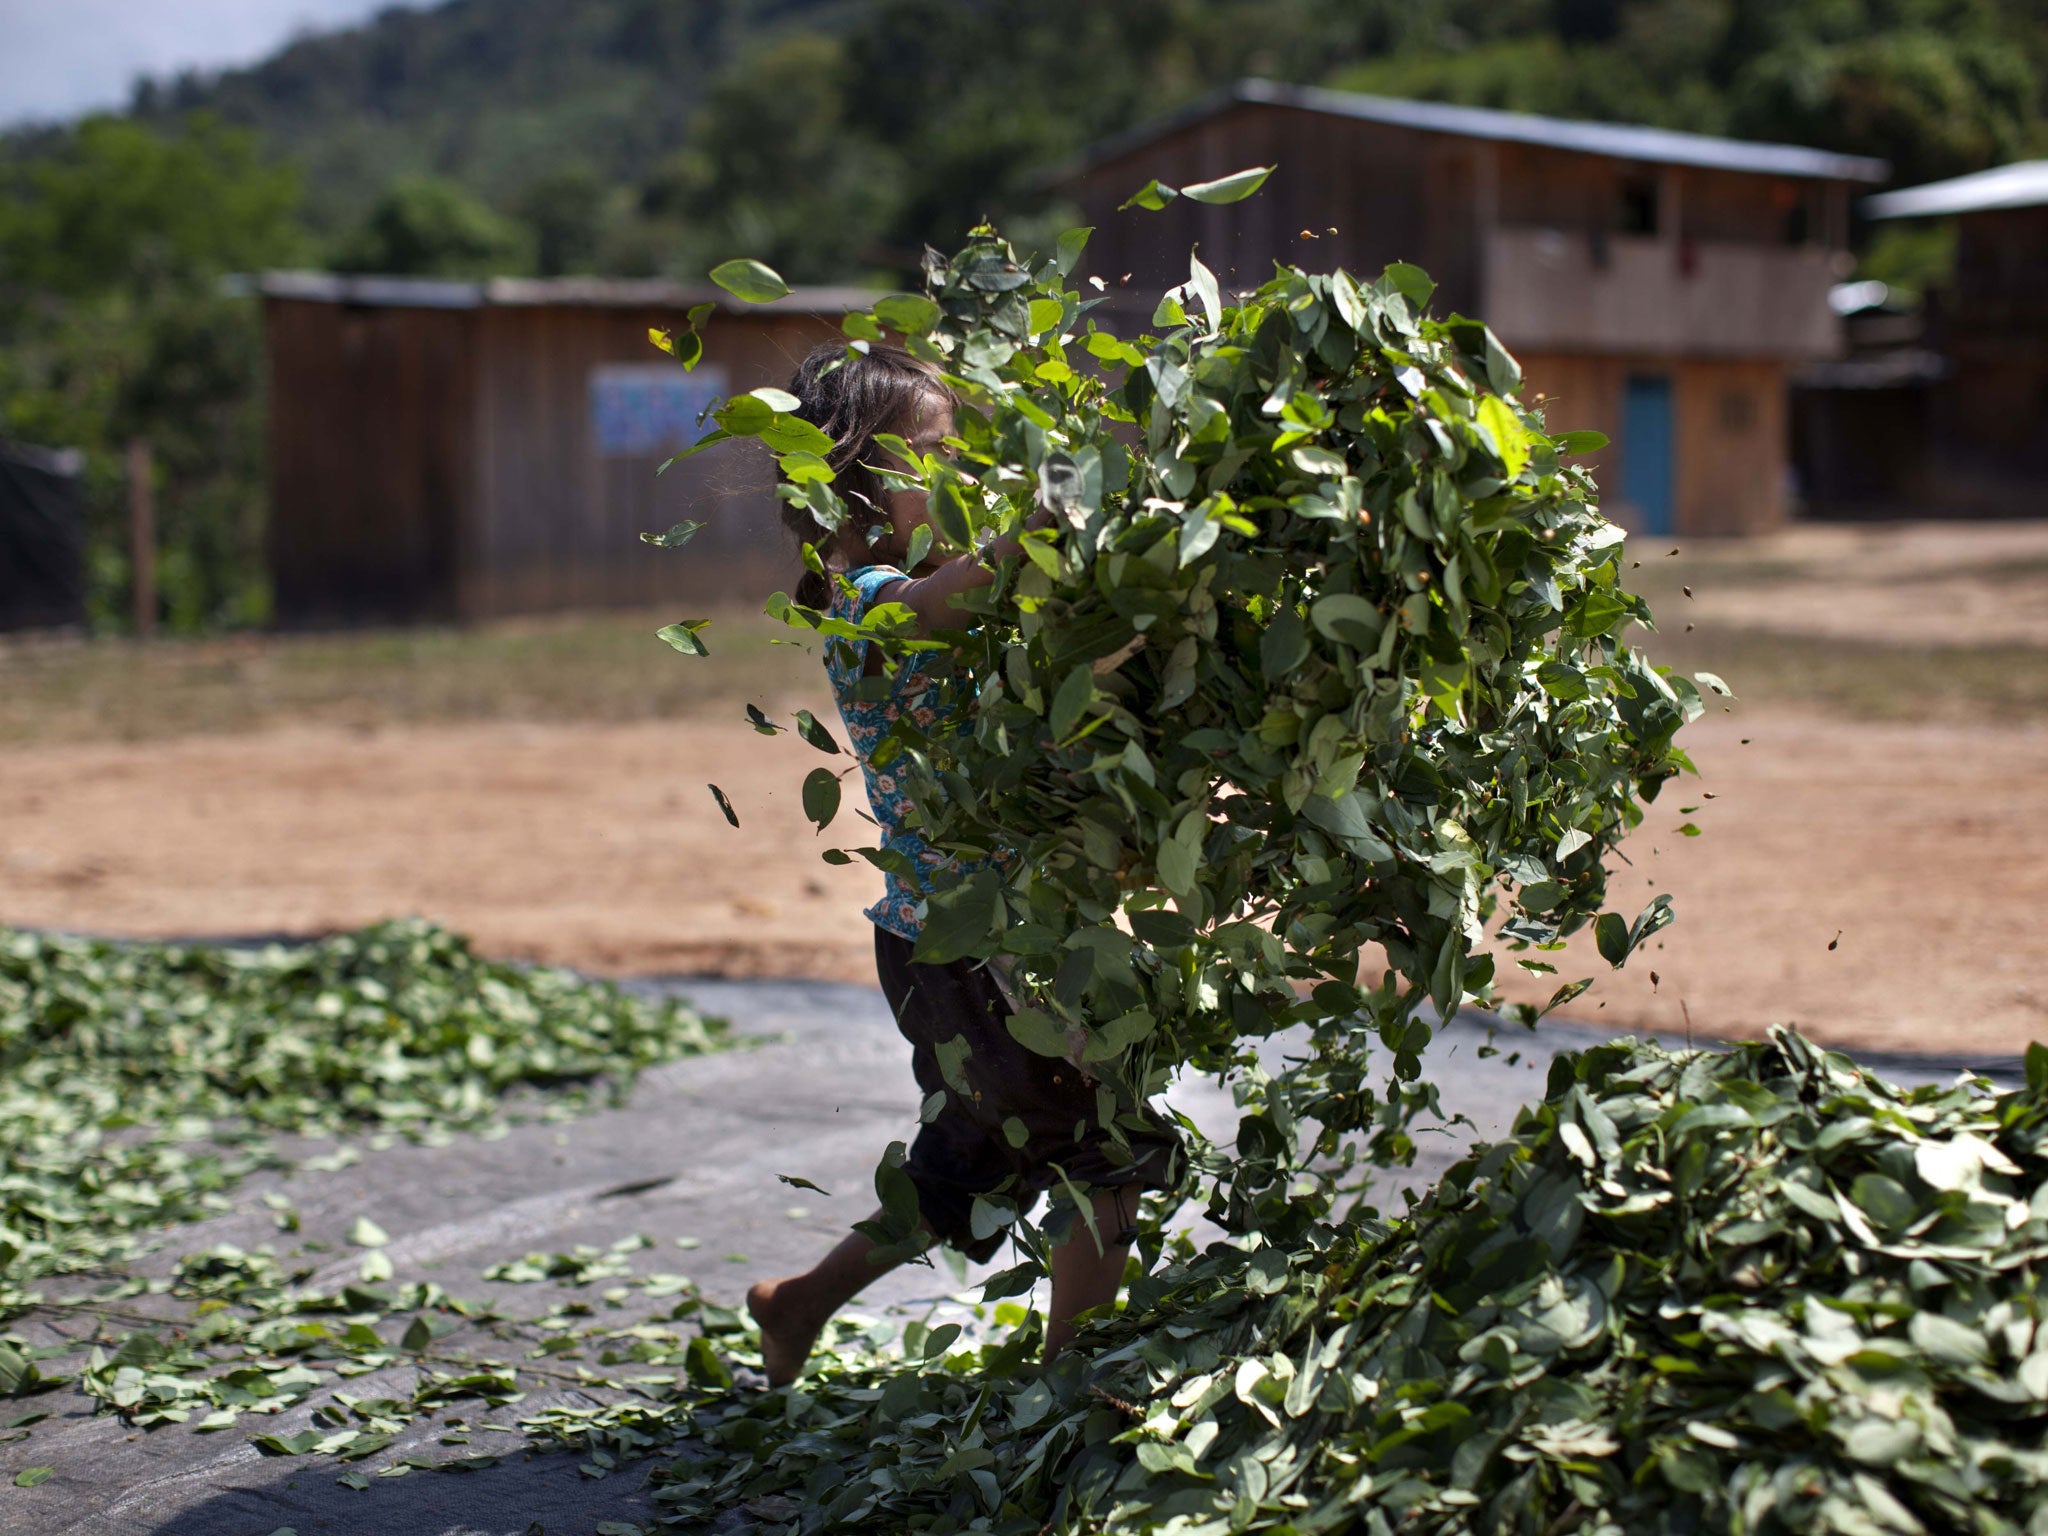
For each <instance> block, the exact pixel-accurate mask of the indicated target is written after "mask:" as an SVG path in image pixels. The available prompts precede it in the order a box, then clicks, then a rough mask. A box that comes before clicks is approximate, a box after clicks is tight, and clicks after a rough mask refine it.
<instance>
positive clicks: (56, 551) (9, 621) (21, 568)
mask: <svg viewBox="0 0 2048 1536" xmlns="http://www.w3.org/2000/svg"><path fill="white" fill-rule="evenodd" d="M80 468H81V465H80V460H79V455H78V453H77V452H76V451H75V450H74V451H69V452H57V451H52V450H50V449H47V448H29V447H25V446H23V445H21V444H17V443H5V442H0V630H7V629H50V628H59V627H62V626H64V625H70V624H83V623H84V622H85V507H84V501H83V498H82V496H81V494H80V486H79V472H80Z"/></svg>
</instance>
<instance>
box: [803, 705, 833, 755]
mask: <svg viewBox="0 0 2048 1536" xmlns="http://www.w3.org/2000/svg"><path fill="white" fill-rule="evenodd" d="M796 733H797V735H799V736H801V737H803V739H804V740H805V741H807V742H809V743H810V744H811V745H812V746H814V747H816V748H817V749H818V750H819V751H820V752H824V753H826V754H828V755H835V754H837V753H838V752H839V743H838V742H837V741H835V740H833V739H832V733H831V732H830V731H829V730H827V729H826V728H825V727H824V726H822V725H820V724H819V723H818V717H817V716H816V715H813V714H812V713H811V712H810V711H809V710H808V709H800V710H798V711H797V712H796Z"/></svg>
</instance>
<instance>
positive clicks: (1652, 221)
mask: <svg viewBox="0 0 2048 1536" xmlns="http://www.w3.org/2000/svg"><path fill="white" fill-rule="evenodd" d="M1619 227H1620V230H1621V233H1623V234H1624V235H1654V234H1656V233H1657V178H1656V177H1654V176H1629V177H1625V178H1624V179H1623V180H1622V183H1621V218H1620V225H1619Z"/></svg>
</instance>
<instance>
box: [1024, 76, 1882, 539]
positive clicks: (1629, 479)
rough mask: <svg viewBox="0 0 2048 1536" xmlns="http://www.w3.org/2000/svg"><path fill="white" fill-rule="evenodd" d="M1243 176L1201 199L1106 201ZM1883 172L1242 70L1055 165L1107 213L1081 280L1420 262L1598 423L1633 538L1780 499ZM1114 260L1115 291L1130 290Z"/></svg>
mask: <svg viewBox="0 0 2048 1536" xmlns="http://www.w3.org/2000/svg"><path fill="white" fill-rule="evenodd" d="M1252 165H1273V166H1276V167H1277V169H1276V170H1275V171H1274V173H1273V175H1272V177H1271V179H1270V180H1269V181H1268V182H1267V184H1266V186H1265V188H1264V190H1262V191H1261V192H1260V193H1259V194H1258V195H1257V196H1256V197H1253V198H1251V199H1250V200H1248V201H1246V202H1242V203H1236V204H1230V205H1226V206H1220V207H1213V206H1207V205H1203V204H1200V203H1195V202H1192V201H1190V200H1188V199H1180V200H1177V201H1175V202H1173V203H1170V204H1168V205H1167V207H1166V208H1165V209H1164V210H1163V211H1161V212H1159V213H1156V214H1124V215H1121V216H1117V215H1116V214H1115V209H1116V208H1117V205H1118V204H1119V203H1121V202H1123V201H1124V200H1125V199H1126V198H1127V197H1129V196H1130V195H1131V194H1132V193H1133V192H1135V191H1137V190H1138V188H1140V187H1141V186H1143V185H1144V184H1145V182H1146V181H1147V180H1148V179H1150V178H1154V177H1156V178H1158V179H1159V180H1160V181H1162V182H1164V183H1166V184H1167V185H1169V186H1183V185H1187V184H1189V183H1194V182H1201V181H1206V180H1211V179H1214V178H1216V177H1219V176H1224V175H1228V174H1229V173H1230V172H1232V171H1236V170H1240V169H1243V168H1245V167H1247V166H1252ZM1887 173H1888V172H1887V167H1886V166H1885V164H1884V163H1883V162H1882V161H1877V160H1869V159H1861V158H1856V157H1853V156H1847V155H1838V154H1831V153H1828V152H1825V151H1822V150H1817V149H1806V148H1801V147H1798V146H1794V145H1783V144H1755V143H1747V142H1743V141H1738V140H1733V139H1721V138H1710V137H1707V136H1704V135H1700V134H1691V133H1675V132H1670V131H1666V130H1664V129H1656V128H1641V127H1631V126H1626V125H1618V124H1611V123H1585V122H1572V121H1566V120H1563V119H1559V118H1550V117H1538V116H1532V115H1530V114H1526V113H1518V112H1499V111H1492V110H1487V109H1480V108H1472V107H1458V106H1447V105H1444V104H1441V103H1436V102H1421V101H1401V100H1393V99H1389V98H1384V97H1377V96H1363V95H1356V94H1351V93H1347V92H1340V91H1328V90H1318V89H1313V88H1309V87H1302V86H1288V85H1275V84H1271V83H1269V82H1266V81H1261V80H1245V81H1240V82H1238V83H1237V84H1236V85H1235V86H1233V87H1231V88H1229V89H1228V90H1226V91H1224V92H1222V93H1220V94H1219V95H1217V96H1214V97H1212V98H1210V99H1208V100H1207V101H1204V102H1201V103H1199V104H1197V105H1195V106H1193V107H1191V108H1189V109H1188V110H1187V111H1184V112H1182V113H1181V114H1179V115H1178V116H1175V117H1172V118H1169V119H1167V120H1165V121H1163V122H1159V123H1155V124H1153V125H1151V126H1149V127H1145V128H1141V129H1139V130H1137V131H1135V132H1133V133H1131V134H1130V135H1128V136H1126V137H1123V138H1120V139H1116V140H1113V141H1111V142H1108V143H1105V144H1103V145H1100V146H1098V147H1097V148H1096V149H1095V150H1093V151H1092V152H1090V153H1089V154H1087V155H1086V156H1084V157H1083V159H1082V161H1081V162H1080V163H1079V164H1078V165H1076V166H1074V167H1072V168H1070V169H1069V170H1067V171H1066V172H1064V173H1062V174H1061V175H1060V176H1059V178H1058V179H1057V185H1058V187H1059V188H1060V190H1061V191H1062V192H1063V193H1064V194H1065V195H1066V196H1068V197H1070V198H1072V199H1073V200H1074V201H1075V202H1077V203H1079V204H1080V206H1081V208H1082V210H1083V212H1084V214H1085V216H1086V222H1088V223H1090V224H1093V225H1095V226H1096V232H1095V235H1094V237H1093V239H1092V241H1091V243H1090V245H1089V248H1088V252H1087V260H1088V270H1090V271H1091V272H1093V273H1094V274H1095V275H1097V276H1101V277H1103V278H1105V279H1106V281H1107V282H1108V283H1109V284H1110V290H1109V291H1110V292H1111V293H1112V294H1116V293H1118V292H1121V291H1129V292H1131V293H1132V294H1133V296H1134V300H1133V308H1132V311H1131V313H1130V316H1129V318H1130V319H1131V321H1132V323H1133V324H1136V325H1142V324H1143V323H1144V321H1145V320H1146V319H1147V318H1149V314H1150V306H1149V302H1148V303H1147V304H1146V307H1145V310H1144V312H1143V313H1142V314H1140V313H1138V312H1137V310H1136V304H1135V295H1136V294H1138V293H1151V294H1155V295H1156V294H1157V292H1158V291H1159V290H1160V289H1161V288H1162V287H1165V286H1171V285H1173V284H1175V283H1178V282H1180V281H1182V280H1184V279H1185V278H1186V276H1187V253H1188V248H1189V247H1190V246H1191V245H1195V244H1198V243H1199V246H1200V253H1201V257H1202V260H1203V261H1204V262H1205V263H1206V264H1207V265H1208V266H1209V267H1210V268H1211V269H1212V270H1214V271H1215V272H1216V273H1217V274H1218V275H1219V277H1220V278H1221V279H1222V280H1223V281H1224V283H1225V284H1226V285H1227V286H1233V287H1237V288H1240V289H1242V288H1252V287H1256V286H1257V285H1258V284H1259V283H1261V282H1263V281H1265V279H1266V278H1268V277H1269V276H1271V275H1272V271H1273V264H1274V263H1275V262H1285V263H1289V264H1293V265H1300V266H1306V267H1309V268H1311V269H1327V268H1330V267H1336V266H1341V267H1344V268H1345V269H1346V270H1348V271H1350V272H1352V273H1353V274H1355V275H1356V274H1362V275H1366V276H1372V275H1376V274H1377V273H1378V272H1379V271H1380V269H1381V268H1382V267H1384V266H1385V265H1387V264H1388V263H1389V262H1392V261H1412V262H1415V263H1417V264H1419V265H1420V266H1422V267H1424V268H1426V269H1427V270H1428V272H1429V274H1430V275H1431V276H1432V277H1433V278H1435V279H1436V282H1437V284H1438V291H1437V296H1436V299H1435V300H1434V302H1433V306H1432V307H1433V308H1434V309H1435V310H1436V311H1437V312H1438V313H1448V312H1450V311H1452V310H1456V311H1459V312H1462V313H1464V314H1468V315H1475V316H1478V317H1479V318H1482V319H1484V320H1486V321H1487V322H1488V323H1489V324H1490V325H1492V327H1493V329H1494V330H1495V332H1496V333H1497V334H1498V335H1499V336H1500V337H1501V339H1502V341H1503V342H1504V343H1505V344H1506V345H1507V346H1508V347H1509V349H1510V350H1512V351H1513V352H1514V353H1515V354H1516V356H1517V358H1518V359H1519V360H1520V362H1521V363H1522V366H1523V369H1524V371H1525V373H1526V375H1527V379H1528V383H1527V387H1526V394H1527V396H1528V397H1529V398H1532V399H1533V398H1535V397H1536V396H1538V395H1541V396H1543V397H1544V405H1545V411H1546V417H1547V420H1548V422H1549V425H1550V427H1551V429H1552V430H1553V431H1563V430H1568V429H1576V428H1592V429H1595V430H1597V431H1600V432H1604V433H1606V434H1607V436H1608V437H1609V438H1610V439H1611V442H1610V445H1609V446H1608V447H1607V448H1606V449H1604V450H1602V451H1601V452H1600V453H1599V454H1598V455H1595V456H1594V458H1593V464H1594V467H1595V471H1596V473H1598V475H1599V476H1600V479H1601V483H1602V485H1603V487H1604V488H1605V491H1606V510H1607V511H1608V512H1609V513H1610V515H1614V516H1616V517H1617V518H1618V519H1619V520H1620V521H1622V522H1624V523H1626V524H1627V525H1629V526H1631V527H1633V528H1636V529H1639V530H1641V531H1643V532H1645V533H1651V534H1657V535H1665V534H1702V533H1741V532H1748V531H1752V530H1757V529H1764V528H1770V527H1772V526H1774V525H1776V524H1777V523H1779V522H1781V521H1782V520H1783V519H1784V518H1785V517H1786V515H1787V512H1788V495H1787V485H1786V482H1787V479H1788V442H1787V425H1786V395H1787V379H1788V374H1789V372H1790V371H1791V370H1792V369H1794V368H1797V367H1799V366H1800V365H1802V364H1804V363H1806V362H1808V361H1810V360H1812V359H1816V358H1823V357H1828V356H1832V355H1834V354H1835V353H1836V352H1837V351H1838V350H1839V348H1840V342H1841V335H1840V323H1839V321H1838V319H1837V318H1836V316H1835V314H1834V313H1833V311H1832V310H1831V309H1830V308H1829V306H1828V290H1829V288H1830V286H1831V285H1833V284H1834V283H1836V282H1838V281H1839V280H1840V279H1841V278H1842V277H1843V276H1844V275H1845V273H1846V270H1847V268H1848V265H1849V256H1848V252H1847V246H1848V237H1849V200H1850V195H1851V193H1852V192H1853V191H1855V190H1857V189H1860V188H1861V187H1863V186H1867V185H1869V184H1872V183H1876V182H1881V181H1882V180H1883V179H1884V178H1885V176H1886V175H1887ZM1126 274H1128V276H1129V284H1128V289H1127V290H1125V289H1120V287H1119V285H1120V284H1121V283H1122V282H1123V279H1124V278H1125V276H1126Z"/></svg>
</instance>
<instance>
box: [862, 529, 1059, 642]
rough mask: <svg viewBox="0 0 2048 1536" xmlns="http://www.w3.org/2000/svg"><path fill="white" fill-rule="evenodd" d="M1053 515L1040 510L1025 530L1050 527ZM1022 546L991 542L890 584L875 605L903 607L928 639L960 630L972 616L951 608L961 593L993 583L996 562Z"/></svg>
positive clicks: (877, 596) (1006, 539)
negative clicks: (938, 631) (941, 632)
mask: <svg viewBox="0 0 2048 1536" xmlns="http://www.w3.org/2000/svg"><path fill="white" fill-rule="evenodd" d="M1052 521H1053V514H1052V513H1050V512H1048V511H1047V510H1046V509H1045V508H1044V507H1040V508H1039V509H1038V510H1037V511H1035V512H1033V513H1032V514H1031V516H1030V517H1028V518H1027V519H1025V522H1024V526H1025V527H1026V528H1046V527H1050V526H1051V525H1052ZM1023 549H1024V546H1023V544H1022V543H1020V542H1019V541H1018V540H1017V539H1016V538H1015V537H1013V536H1012V535H1010V534H1004V535H1003V536H1002V537H1001V538H999V539H993V540H991V541H990V542H989V543H988V544H986V545H984V546H983V547H982V548H981V549H979V550H970V551H968V552H967V553H966V554H963V555H955V556H954V557H953V558H952V559H950V560H948V561H947V562H946V563H945V564H944V565H941V566H939V567H938V568H937V569H936V570H933V571H931V572H929V573H928V574H926V575H923V576H909V577H905V578H904V579H903V580H902V581H892V582H890V583H889V585H887V586H886V587H882V588H880V589H879V590H878V591H877V592H876V593H875V601H876V602H878V603H903V604H905V605H907V606H908V607H909V608H910V610H911V612H913V613H915V614H916V615H917V632H918V633H919V634H920V635H928V634H930V633H931V632H932V631H933V630H935V629H962V628H965V627H967V625H968V623H969V622H970V620H971V616H970V615H968V614H966V613H963V612H962V611H961V610H960V609H958V608H956V607H954V606H953V599H954V598H956V597H958V596H959V595H960V594H961V593H962V592H971V591H973V590H974V589H975V588H976V587H985V586H987V585H989V583H991V582H992V581H994V580H995V579H996V573H995V569H994V566H995V562H996V561H998V560H1007V559H1009V558H1010V557H1011V556H1012V555H1016V554H1020V553H1022V552H1023Z"/></svg>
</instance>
